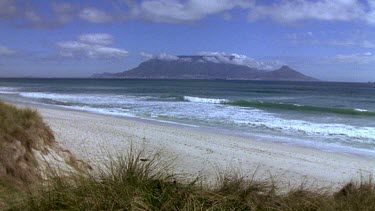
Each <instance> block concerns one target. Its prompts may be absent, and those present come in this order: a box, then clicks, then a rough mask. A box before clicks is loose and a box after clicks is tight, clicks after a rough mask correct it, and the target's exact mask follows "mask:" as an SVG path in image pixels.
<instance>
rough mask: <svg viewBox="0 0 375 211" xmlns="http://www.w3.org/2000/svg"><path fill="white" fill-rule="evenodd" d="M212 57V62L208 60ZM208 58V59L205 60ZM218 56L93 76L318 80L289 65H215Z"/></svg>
mask: <svg viewBox="0 0 375 211" xmlns="http://www.w3.org/2000/svg"><path fill="white" fill-rule="evenodd" d="M207 58H209V59H210V60H208V59H207ZM204 59H206V60H204ZM212 59H215V57H214V56H213V57H205V56H199V55H197V56H176V58H170V59H158V58H153V59H150V60H147V61H145V62H142V63H140V64H139V66H138V67H135V68H133V69H130V70H127V71H123V72H117V73H101V74H94V75H92V77H94V78H125V79H208V80H209V79H212V80H215V79H222V80H278V81H318V79H315V78H313V77H310V76H306V75H304V74H302V73H300V72H298V71H296V70H294V69H292V68H290V67H288V66H286V65H284V66H282V67H280V68H279V69H276V70H273V71H265V70H261V69H257V68H252V67H249V66H246V65H240V64H236V63H234V62H231V59H233V58H231V57H228V58H227V59H228V61H229V62H214V61H211V60H212Z"/></svg>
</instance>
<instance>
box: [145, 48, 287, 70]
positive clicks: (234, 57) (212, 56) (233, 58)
mask: <svg viewBox="0 0 375 211" xmlns="http://www.w3.org/2000/svg"><path fill="white" fill-rule="evenodd" d="M140 55H141V58H142V60H143V61H147V60H150V59H158V60H167V61H174V60H179V61H191V59H190V58H185V57H184V58H180V57H178V56H175V55H171V54H166V53H161V54H156V55H154V54H148V53H144V52H142V53H141V54H140ZM198 55H199V56H201V58H200V59H199V60H197V61H199V62H214V63H225V64H235V65H244V66H248V67H251V68H257V69H261V70H275V69H277V68H279V67H280V66H282V65H284V63H282V62H279V61H258V60H256V59H253V58H249V57H247V56H245V55H240V54H235V53H232V54H228V53H224V52H200V53H198Z"/></svg>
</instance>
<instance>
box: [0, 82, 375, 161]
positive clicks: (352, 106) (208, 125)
mask: <svg viewBox="0 0 375 211" xmlns="http://www.w3.org/2000/svg"><path fill="white" fill-rule="evenodd" d="M0 99H1V100H5V101H8V102H14V103H19V104H29V105H30V104H31V105H40V106H49V107H60V108H65V109H74V110H81V111H86V112H92V113H98V114H103V115H113V116H118V117H124V118H137V119H142V120H146V121H155V122H160V123H163V124H172V125H176V126H178V127H189V128H192V129H202V130H210V131H217V132H220V133H230V134H235V135H239V136H246V137H251V138H253V139H257V140H259V141H270V142H280V143H282V144H290V145H297V146H301V147H311V148H316V149H320V150H324V151H332V152H337V153H348V154H353V155H357V156H365V157H374V158H375V84H373V83H334V82H273V81H224V80H127V79H0ZM249 144H250V143H249Z"/></svg>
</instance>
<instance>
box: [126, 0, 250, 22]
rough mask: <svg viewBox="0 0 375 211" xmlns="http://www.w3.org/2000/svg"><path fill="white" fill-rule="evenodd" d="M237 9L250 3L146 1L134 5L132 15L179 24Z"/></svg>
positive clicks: (239, 0) (236, 0)
mask: <svg viewBox="0 0 375 211" xmlns="http://www.w3.org/2000/svg"><path fill="white" fill-rule="evenodd" d="M235 7H241V8H247V7H249V3H248V1H245V0H205V1H201V0H188V1H180V0H146V1H143V2H141V3H139V4H132V8H131V13H132V15H133V17H138V18H143V19H146V20H149V21H154V22H165V23H178V22H192V21H197V20H200V19H202V18H204V17H206V16H208V15H211V14H215V13H219V12H224V11H227V10H231V9H233V8H235Z"/></svg>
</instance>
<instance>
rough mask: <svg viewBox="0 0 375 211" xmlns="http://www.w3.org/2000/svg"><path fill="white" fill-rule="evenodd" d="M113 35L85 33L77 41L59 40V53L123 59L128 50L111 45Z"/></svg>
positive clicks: (71, 56)
mask: <svg viewBox="0 0 375 211" xmlns="http://www.w3.org/2000/svg"><path fill="white" fill-rule="evenodd" d="M112 42H113V37H112V36H111V35H108V34H83V35H80V36H78V40H75V41H62V42H58V43H57V44H56V45H57V48H58V49H59V55H60V56H61V57H64V58H73V59H77V58H78V59H79V58H91V59H122V58H125V57H126V56H127V55H128V51H126V50H123V49H119V48H114V47H109V46H107V45H109V44H112Z"/></svg>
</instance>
